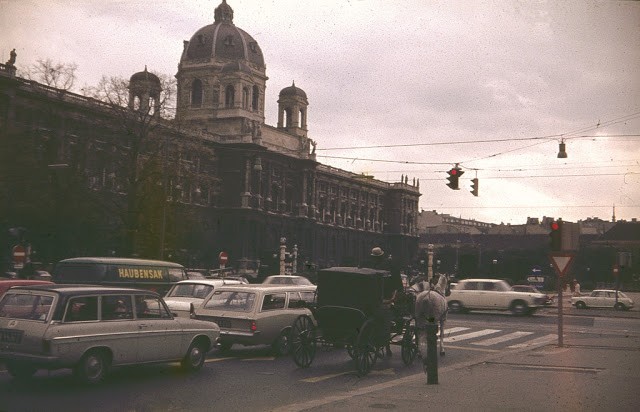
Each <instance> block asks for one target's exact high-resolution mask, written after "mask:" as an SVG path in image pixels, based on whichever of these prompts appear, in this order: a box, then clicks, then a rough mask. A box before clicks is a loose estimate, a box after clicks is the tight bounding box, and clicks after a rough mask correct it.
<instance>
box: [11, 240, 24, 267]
mask: <svg viewBox="0 0 640 412" xmlns="http://www.w3.org/2000/svg"><path fill="white" fill-rule="evenodd" d="M11 254H12V256H13V267H14V268H15V269H22V268H24V264H25V262H26V261H27V249H25V247H24V246H22V245H15V246H14V247H13V249H12V252H11Z"/></svg>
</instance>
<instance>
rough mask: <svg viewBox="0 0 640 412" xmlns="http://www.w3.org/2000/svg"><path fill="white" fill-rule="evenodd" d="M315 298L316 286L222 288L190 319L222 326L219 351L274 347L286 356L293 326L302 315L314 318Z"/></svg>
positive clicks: (274, 349)
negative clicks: (235, 348)
mask: <svg viewBox="0 0 640 412" xmlns="http://www.w3.org/2000/svg"><path fill="white" fill-rule="evenodd" d="M315 298H316V287H315V286H314V285H311V286H309V285H306V286H304V285H264V284H254V285H235V286H221V287H219V288H216V290H215V291H214V292H213V293H212V294H211V295H209V297H207V299H205V301H204V303H203V304H202V305H201V306H200V307H197V308H194V312H193V314H192V316H191V317H192V318H193V319H198V320H205V321H210V322H215V323H216V324H217V325H218V326H219V327H220V339H219V341H218V342H219V348H220V350H223V351H226V350H229V349H230V348H231V346H232V345H233V344H239V345H244V346H254V345H271V347H272V348H273V352H274V353H275V354H276V355H287V354H288V353H289V352H290V350H291V336H290V334H291V327H292V324H293V322H294V321H295V320H296V319H297V318H298V316H300V315H309V316H311V312H310V310H309V309H308V308H307V305H308V304H312V303H313V302H315Z"/></svg>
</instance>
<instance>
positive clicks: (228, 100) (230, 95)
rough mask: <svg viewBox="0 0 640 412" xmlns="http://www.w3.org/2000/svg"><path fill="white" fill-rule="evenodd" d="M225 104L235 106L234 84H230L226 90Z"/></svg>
mask: <svg viewBox="0 0 640 412" xmlns="http://www.w3.org/2000/svg"><path fill="white" fill-rule="evenodd" d="M224 94H225V96H224V105H225V107H233V105H234V104H235V94H236V89H235V88H234V87H233V86H232V85H228V86H227V88H226V89H225V91H224Z"/></svg>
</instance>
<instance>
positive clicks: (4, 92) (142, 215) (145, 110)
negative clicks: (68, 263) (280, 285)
mask: <svg viewBox="0 0 640 412" xmlns="http://www.w3.org/2000/svg"><path fill="white" fill-rule="evenodd" d="M175 77H176V80H177V95H176V113H175V119H173V120H167V119H164V118H162V117H161V116H159V113H158V112H159V110H157V109H158V108H159V107H160V105H161V103H160V97H161V81H160V79H159V78H158V76H156V75H154V74H153V73H151V72H149V71H148V70H147V68H146V67H145V69H144V70H143V71H141V72H138V73H135V74H134V75H132V76H131V78H130V81H129V87H128V97H129V101H128V109H129V110H128V111H127V110H122V107H120V106H115V105H112V107H111V110H110V107H109V105H108V104H105V103H104V102H98V101H96V100H94V99H90V98H87V97H85V96H80V95H75V94H73V93H69V92H65V93H56V92H54V90H52V89H51V88H46V87H42V88H38V86H37V84H35V83H34V82H26V81H22V80H20V79H17V78H16V77H15V76H14V75H13V74H12V73H11V72H10V71H2V70H0V86H1V87H0V109H2V110H1V111H0V126H3V128H4V129H7V130H13V129H20V128H22V129H24V130H22V131H19V132H16V134H15V136H16V139H21V138H22V137H21V136H22V134H24V135H25V136H28V138H29V139H32V140H33V141H34V145H35V146H34V147H33V148H32V149H31V152H32V153H36V154H38V156H40V157H41V159H38V161H39V162H40V163H41V164H44V165H45V166H46V165H47V164H54V165H60V164H63V165H68V166H69V167H68V168H66V169H65V170H68V171H74V172H75V171H76V170H77V171H81V173H79V174H78V182H86V187H83V186H82V185H81V184H80V183H78V184H76V185H70V187H72V188H73V189H74V190H77V191H78V193H77V195H78V196H77V198H78V199H80V200H79V201H78V202H76V204H75V205H74V206H78V207H79V206H81V202H82V201H84V200H90V199H93V198H95V200H94V202H106V201H107V200H108V201H113V200H116V201H115V202H112V203H113V204H116V205H117V207H115V208H113V211H112V212H109V211H108V208H104V210H105V212H104V215H98V216H96V217H95V218H94V219H92V221H91V222H89V223H87V222H86V221H84V220H82V221H78V222H77V225H76V226H75V227H77V228H82V230H80V229H78V230H76V231H75V232H74V233H75V234H78V233H87V235H86V236H85V237H84V238H82V239H77V241H76V238H77V236H76V235H74V236H68V239H66V240H65V241H68V243H69V245H65V244H63V243H62V242H60V241H58V242H55V241H51V239H54V240H55V239H59V238H61V237H56V236H57V235H58V233H55V235H56V236H52V235H51V232H47V231H46V229H43V231H42V234H41V235H40V236H41V237H42V239H43V240H42V242H41V243H42V244H38V245H37V249H38V250H41V251H46V250H47V247H49V246H52V248H53V249H55V248H57V249H58V251H54V252H51V253H50V255H52V256H56V257H59V258H63V257H71V256H74V255H76V256H77V255H85V256H88V255H98V256H100V255H111V254H118V253H119V252H118V251H119V248H118V245H119V243H121V240H122V239H123V238H124V237H127V236H128V237H130V238H131V241H130V242H129V244H127V246H131V245H132V246H137V249H136V248H135V247H134V248H133V249H131V248H124V250H133V251H132V252H130V253H136V254H138V255H139V256H140V257H147V258H160V259H170V260H174V261H178V262H180V263H183V264H185V265H188V266H191V267H208V268H211V267H215V266H217V265H218V256H219V254H220V253H221V252H223V251H224V252H226V254H227V255H228V257H229V260H228V263H227V264H228V265H229V266H233V267H235V268H236V269H239V270H241V271H243V270H251V269H253V270H256V269H258V268H262V269H264V271H263V272H262V273H263V274H264V275H269V274H274V273H278V272H279V271H280V270H281V268H282V265H281V262H280V261H279V257H278V252H279V250H280V246H281V244H284V245H286V247H287V250H288V251H290V252H292V251H295V253H294V254H293V256H297V258H294V259H293V260H294V261H293V262H290V263H289V264H291V265H292V266H293V267H294V268H295V269H293V270H294V271H297V270H301V269H303V268H305V267H312V266H318V267H326V266H333V265H345V266H348V265H359V264H362V263H363V262H365V261H366V260H367V259H368V257H369V254H370V251H371V249H372V248H373V247H376V246H377V247H381V248H383V249H384V250H385V251H388V253H389V254H390V255H393V256H394V258H395V259H397V260H398V261H399V262H401V263H402V264H410V263H411V262H414V261H415V260H416V256H417V253H418V233H417V225H416V217H417V214H418V198H419V196H420V191H419V182H417V181H416V180H415V179H413V181H412V182H409V178H408V177H407V176H404V175H403V176H402V177H401V178H400V179H399V181H397V182H393V183H388V182H383V181H380V180H376V179H373V178H370V177H369V176H362V175H359V174H356V173H353V172H349V171H346V170H341V169H337V168H334V167H330V166H327V165H323V164H322V163H319V162H318V161H317V159H316V153H315V151H316V145H317V143H316V141H315V140H313V139H311V138H310V137H309V136H310V130H309V127H308V125H309V116H308V115H309V112H308V108H309V99H308V96H307V93H306V92H305V91H304V90H303V89H302V88H300V87H298V85H296V83H295V82H294V81H292V83H291V85H280V86H279V87H282V88H281V89H280V93H279V95H278V100H277V102H273V104H277V105H278V106H277V107H278V118H277V123H276V125H275V126H273V125H269V124H267V123H266V122H265V115H264V113H265V105H266V104H268V102H265V90H266V87H267V84H266V83H267V80H268V77H267V73H266V64H265V58H264V54H263V52H262V49H261V48H260V46H259V45H258V43H257V42H256V40H255V39H254V38H253V37H252V36H251V35H250V34H249V33H248V32H246V31H244V30H242V29H241V28H239V27H237V26H236V25H235V24H234V10H233V9H232V8H231V6H230V5H229V4H227V1H226V0H222V2H221V3H220V4H219V5H218V6H217V7H216V8H215V10H214V11H213V23H211V24H208V25H205V26H203V27H201V28H200V29H198V30H196V31H195V33H194V34H193V35H192V36H191V38H190V39H189V40H188V41H184V47H183V50H182V54H181V56H180V60H179V64H178V71H177V73H176V74H175ZM283 86H284V87H283ZM52 107H55V108H56V110H50V109H51V108H52ZM60 108H64V110H62V109H60ZM114 108H115V109H116V110H113V109H114ZM35 112H37V113H48V114H47V116H38V117H37V118H36V117H33V116H31V113H35ZM3 113H4V115H3ZM131 114H133V116H131ZM3 116H4V117H3ZM15 119H18V120H15ZM20 119H22V120H20ZM24 119H31V120H29V121H33V122H37V123H34V124H28V122H26V123H25V120H24ZM136 122H138V123H137V124H136ZM123 127H124V128H125V129H124V130H123ZM34 130H35V132H34ZM21 133H22V134H21ZM22 141H26V140H25V139H23V140H22ZM0 143H1V142H0ZM7 147H16V145H8V146H7ZM145 150H146V151H147V152H146V153H145V152H144V151H145ZM132 153H134V154H140V155H139V156H138V157H137V158H134V157H131V154H132ZM142 162H146V164H142ZM132 165H133V166H134V167H132ZM45 169H46V168H45ZM43 173H46V170H44V171H43ZM67 174H68V173H67ZM32 175H33V176H37V174H36V173H32ZM363 177H366V178H363ZM145 179H146V180H145ZM41 180H43V179H41ZM1 183H2V182H0V184H1ZM0 188H1V187H0ZM3 190H4V189H3ZM6 190H10V189H9V188H6ZM11 190H12V189H11ZM12 192H13V193H17V192H19V191H18V190H13V191H12ZM25 203H26V202H25ZM15 204H16V205H17V204H19V201H17V200H16V202H15ZM92 206H93V203H92V204H90V205H88V207H92ZM118 207H119V208H120V209H118ZM47 210H56V208H55V207H50V208H47ZM91 210H92V211H93V209H91ZM101 213H102V211H101ZM108 213H111V214H108ZM96 214H98V213H97V212H96ZM5 215H6V216H9V218H8V221H11V216H12V215H11V211H9V212H8V213H6V214H5ZM16 215H17V212H16ZM69 215H70V216H76V215H77V216H82V213H75V214H72V213H69ZM34 222H37V219H34ZM10 224H14V225H15V226H28V227H29V229H30V230H32V228H33V227H34V226H35V225H36V223H34V224H28V223H22V222H20V223H10ZM65 226H68V227H72V226H71V225H67V222H65ZM105 228H108V230H107V229H105ZM60 230H61V229H60ZM92 230H93V231H94V232H95V233H107V232H108V233H109V234H110V236H92V235H91V234H92V233H94V232H92ZM52 231H54V230H52ZM33 232H35V231H33ZM54 232H55V231H54ZM34 236H35V235H34ZM134 237H135V239H134ZM47 242H49V243H50V244H51V245H48V244H47ZM34 243H37V242H34ZM69 251H73V252H69ZM43 253H45V252H43ZM65 253H72V254H70V255H64V254H65Z"/></svg>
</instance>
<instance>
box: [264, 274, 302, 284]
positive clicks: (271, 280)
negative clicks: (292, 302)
mask: <svg viewBox="0 0 640 412" xmlns="http://www.w3.org/2000/svg"><path fill="white" fill-rule="evenodd" d="M262 283H263V284H265V285H300V286H313V283H311V281H310V280H309V279H307V278H305V277H304V276H296V275H273V276H268V277H267V278H266V279H265V280H264V281H263V282H262Z"/></svg>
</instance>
